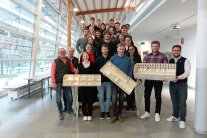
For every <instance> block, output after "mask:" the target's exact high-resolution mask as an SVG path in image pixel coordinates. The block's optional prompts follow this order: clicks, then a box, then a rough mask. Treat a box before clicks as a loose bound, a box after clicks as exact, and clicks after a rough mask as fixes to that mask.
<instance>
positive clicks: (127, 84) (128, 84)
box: [100, 61, 136, 95]
mask: <svg viewBox="0 0 207 138" xmlns="http://www.w3.org/2000/svg"><path fill="white" fill-rule="evenodd" d="M100 71H101V72H102V73H103V74H104V75H105V76H107V77H108V78H109V79H110V80H111V81H113V82H114V83H115V84H116V85H117V86H118V87H120V88H121V89H122V90H123V91H125V92H126V93H127V94H128V95H130V94H131V92H132V90H133V89H134V87H135V85H136V82H135V81H134V80H132V79H131V78H130V77H129V76H127V75H126V74H125V73H124V72H123V71H121V70H120V69H119V68H117V67H116V66H115V65H114V64H113V63H111V62H110V61H108V62H107V63H106V64H105V65H104V66H103V67H102V68H101V69H100Z"/></svg>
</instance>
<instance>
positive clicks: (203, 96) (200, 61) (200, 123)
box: [195, 0, 207, 134]
mask: <svg viewBox="0 0 207 138" xmlns="http://www.w3.org/2000/svg"><path fill="white" fill-rule="evenodd" d="M206 37H207V0H198V17H197V46H196V91H195V96H196V97H195V100H196V101H195V131H196V132H197V133H200V134H207V54H206V51H207V39H206Z"/></svg>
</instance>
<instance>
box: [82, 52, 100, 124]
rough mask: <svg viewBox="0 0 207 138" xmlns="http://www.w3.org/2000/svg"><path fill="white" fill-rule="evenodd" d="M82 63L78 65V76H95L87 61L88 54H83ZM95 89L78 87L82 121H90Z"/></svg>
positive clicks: (95, 95)
mask: <svg viewBox="0 0 207 138" xmlns="http://www.w3.org/2000/svg"><path fill="white" fill-rule="evenodd" d="M82 58H83V61H82V62H80V63H79V65H78V73H79V74H95V66H94V64H93V63H92V62H90V60H89V54H88V53H87V52H83V55H82ZM95 90H96V89H95V87H79V97H80V100H81V102H82V113H83V120H84V121H91V120H92V114H93V103H94V102H95V100H96V99H97V91H95Z"/></svg>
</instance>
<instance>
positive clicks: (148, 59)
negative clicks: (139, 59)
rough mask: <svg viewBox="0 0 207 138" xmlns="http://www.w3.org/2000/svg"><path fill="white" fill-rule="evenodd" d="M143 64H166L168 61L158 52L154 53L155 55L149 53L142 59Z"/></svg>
mask: <svg viewBox="0 0 207 138" xmlns="http://www.w3.org/2000/svg"><path fill="white" fill-rule="evenodd" d="M143 63H168V59H167V56H166V55H165V54H163V53H160V52H158V53H156V54H155V55H153V54H152V53H149V54H148V55H147V56H145V57H144V60H143Z"/></svg>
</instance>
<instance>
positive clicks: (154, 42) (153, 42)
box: [151, 40, 160, 46]
mask: <svg viewBox="0 0 207 138" xmlns="http://www.w3.org/2000/svg"><path fill="white" fill-rule="evenodd" d="M152 44H158V45H159V46H160V42H159V41H156V40H155V41H152V42H151V45H152Z"/></svg>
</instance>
